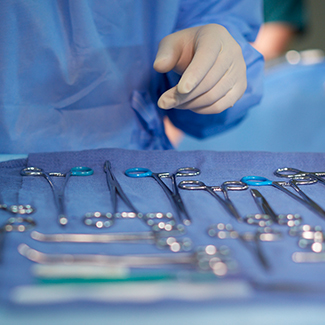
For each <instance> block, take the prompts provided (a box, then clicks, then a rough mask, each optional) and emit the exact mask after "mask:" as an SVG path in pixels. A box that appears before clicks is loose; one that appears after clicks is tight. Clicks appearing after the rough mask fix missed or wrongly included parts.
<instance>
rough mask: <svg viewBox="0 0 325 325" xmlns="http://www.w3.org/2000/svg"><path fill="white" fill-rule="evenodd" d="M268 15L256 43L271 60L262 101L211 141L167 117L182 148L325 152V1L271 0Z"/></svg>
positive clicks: (267, 0)
mask: <svg viewBox="0 0 325 325" xmlns="http://www.w3.org/2000/svg"><path fill="white" fill-rule="evenodd" d="M264 14H265V17H264V24H263V26H262V28H261V30H260V33H259V35H258V37H257V40H256V42H255V43H254V44H253V45H254V46H255V47H256V48H257V49H258V50H259V51H260V52H261V53H262V54H263V55H264V57H265V60H266V64H265V80H264V95H263V98H262V101H261V103H260V104H259V105H257V106H254V107H253V108H251V110H250V111H249V114H248V115H247V117H246V118H245V119H244V120H243V121H242V122H241V123H240V124H239V125H238V126H236V127H234V128H233V129H230V130H229V131H226V132H224V133H221V134H219V135H217V136H214V137H212V138H209V139H206V140H200V139H194V138H192V137H190V136H187V135H184V134H182V133H181V132H179V131H178V130H175V129H173V127H170V125H168V122H167V124H166V126H167V127H166V130H167V133H168V134H169V135H170V139H171V140H172V142H173V143H174V145H175V147H176V148H177V149H178V150H217V151H272V152H325V61H324V52H325V33H324V30H325V23H324V14H325V1H322V0H305V1H303V0H265V1H264Z"/></svg>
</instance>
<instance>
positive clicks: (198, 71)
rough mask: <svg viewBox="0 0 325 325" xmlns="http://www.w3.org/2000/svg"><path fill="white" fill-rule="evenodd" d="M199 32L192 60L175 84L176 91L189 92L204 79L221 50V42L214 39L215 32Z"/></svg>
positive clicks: (215, 36)
mask: <svg viewBox="0 0 325 325" xmlns="http://www.w3.org/2000/svg"><path fill="white" fill-rule="evenodd" d="M200 34H201V35H200ZM200 34H199V35H198V36H197V40H196V44H195V47H194V55H193V58H192V61H191V63H190V64H189V65H188V67H187V68H186V70H185V71H184V73H183V75H182V77H181V79H180V81H179V83H178V85H177V91H178V92H179V93H181V94H187V93H189V92H191V91H192V90H193V89H194V88H195V87H196V86H197V85H198V84H199V83H200V82H201V81H202V80H203V79H204V77H205V76H206V75H207V73H208V72H209V71H210V69H211V68H212V67H213V65H214V63H215V62H216V60H217V58H218V55H219V53H220V51H221V42H219V41H216V39H217V35H215V33H211V32H209V31H208V32H207V33H200Z"/></svg>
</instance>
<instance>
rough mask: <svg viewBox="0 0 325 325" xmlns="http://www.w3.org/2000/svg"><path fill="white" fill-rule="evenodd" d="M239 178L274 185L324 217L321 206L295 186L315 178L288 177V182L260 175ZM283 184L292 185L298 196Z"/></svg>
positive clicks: (253, 183) (258, 183)
mask: <svg viewBox="0 0 325 325" xmlns="http://www.w3.org/2000/svg"><path fill="white" fill-rule="evenodd" d="M241 180H242V182H244V183H246V184H247V185H253V186H274V187H275V188H277V189H278V190H280V191H282V192H284V193H286V194H288V195H289V196H291V197H292V198H294V199H295V200H297V201H299V202H300V203H302V204H304V205H305V206H306V207H307V208H309V209H311V210H313V211H314V212H316V213H317V214H318V215H320V216H321V217H322V218H324V219H325V211H324V210H323V208H321V207H320V206H319V205H318V204H317V203H316V202H314V201H313V200H312V199H311V198H310V197H309V196H307V195H306V194H305V193H304V192H303V191H302V190H301V189H300V188H299V187H298V186H297V185H299V184H314V183H316V182H317V180H316V179H311V178H309V177H308V178H307V177H305V178H300V179H295V178H290V179H289V181H288V182H284V181H279V182H278V181H271V180H269V179H267V178H265V177H262V176H245V177H243V178H242V179H241ZM284 186H290V187H292V188H293V189H294V190H295V191H296V192H297V193H298V194H299V195H300V196H298V195H296V194H294V193H292V192H291V191H289V190H288V189H286V188H285V187H284Z"/></svg>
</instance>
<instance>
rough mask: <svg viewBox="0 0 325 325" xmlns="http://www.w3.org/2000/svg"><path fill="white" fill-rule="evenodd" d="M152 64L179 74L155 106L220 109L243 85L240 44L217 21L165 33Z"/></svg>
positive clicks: (238, 94) (208, 111) (231, 101)
mask: <svg viewBox="0 0 325 325" xmlns="http://www.w3.org/2000/svg"><path fill="white" fill-rule="evenodd" d="M154 68H155V70H156V71H158V72H161V73H166V72H168V71H170V70H174V71H175V72H177V73H178V74H180V75H182V77H181V79H180V81H179V83H178V84H177V85H176V86H175V87H173V88H171V89H169V90H167V91H166V92H165V93H163V94H162V95H161V97H160V98H159V100H158V106H159V107H161V108H163V109H170V108H179V109H190V110H193V111H194V112H196V113H200V114H215V113H221V112H222V111H224V110H225V109H227V108H229V107H231V106H233V105H234V104H235V102H236V101H237V100H238V99H239V98H240V97H241V96H242V95H243V94H244V92H245V90H246V87H247V80H246V64H245V61H244V58H243V54H242V51H241V48H240V46H239V45H238V43H237V42H236V41H235V40H234V39H233V37H232V36H231V35H230V34H229V32H228V31H227V30H226V28H224V27H223V26H221V25H217V24H209V25H204V26H199V27H192V28H188V29H184V30H181V31H179V32H176V33H173V34H171V35H168V36H166V37H165V38H164V39H163V40H162V41H161V42H160V44H159V49H158V53H157V56H156V60H155V62H154Z"/></svg>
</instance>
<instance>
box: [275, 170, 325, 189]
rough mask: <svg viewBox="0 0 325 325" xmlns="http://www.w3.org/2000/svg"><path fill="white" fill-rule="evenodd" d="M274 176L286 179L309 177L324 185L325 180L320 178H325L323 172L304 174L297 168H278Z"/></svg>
mask: <svg viewBox="0 0 325 325" xmlns="http://www.w3.org/2000/svg"><path fill="white" fill-rule="evenodd" d="M274 175H276V176H278V177H288V178H297V177H298V178H302V177H309V178H311V179H316V180H317V181H319V182H320V183H322V184H323V185H325V180H324V179H323V178H322V177H324V176H325V172H304V171H302V170H299V169H297V168H292V167H283V168H278V169H277V170H276V171H275V172H274Z"/></svg>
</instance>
